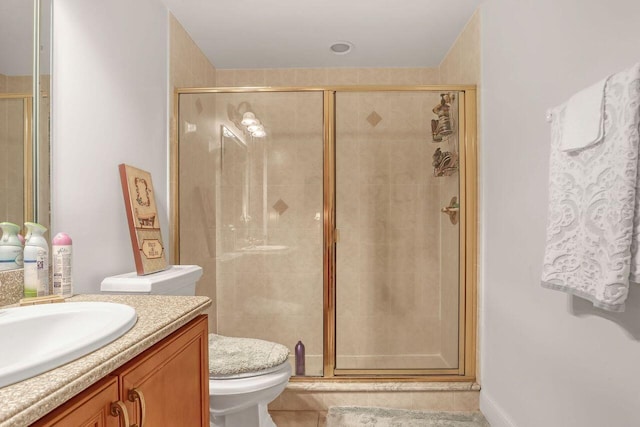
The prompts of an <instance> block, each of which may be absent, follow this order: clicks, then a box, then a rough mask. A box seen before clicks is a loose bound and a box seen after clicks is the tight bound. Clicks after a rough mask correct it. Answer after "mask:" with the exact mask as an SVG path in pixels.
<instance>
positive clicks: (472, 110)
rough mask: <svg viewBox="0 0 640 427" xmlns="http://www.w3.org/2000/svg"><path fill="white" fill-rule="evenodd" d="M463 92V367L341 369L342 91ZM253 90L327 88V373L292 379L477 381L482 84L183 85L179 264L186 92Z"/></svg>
mask: <svg viewBox="0 0 640 427" xmlns="http://www.w3.org/2000/svg"><path fill="white" fill-rule="evenodd" d="M403 91H416V92H423V91H424V92H458V94H459V98H458V99H459V106H460V107H459V108H460V111H459V135H460V141H459V151H460V158H459V168H460V169H459V171H460V180H459V188H460V222H459V224H460V241H459V275H458V277H459V281H458V283H459V303H458V368H456V369H379V370H374V369H366V370H357V369H336V367H335V366H336V348H335V347H336V304H335V303H336V301H335V295H336V292H335V291H336V274H335V271H336V241H337V240H336V237H337V230H336V168H335V163H336V157H335V153H336V150H335V147H336V133H335V131H336V130H335V114H336V111H335V100H336V93H337V92H403ZM251 92H322V93H323V112H324V117H323V120H324V142H323V147H324V155H323V156H324V159H323V175H324V177H323V199H324V200H323V203H324V209H323V210H324V220H323V226H324V231H323V233H324V237H323V252H324V255H323V282H324V292H323V295H324V297H323V300H324V307H323V311H324V334H323V335H324V354H323V368H324V369H323V376H322V377H292V378H291V380H292V381H300V382H303V381H304V382H306V381H324V380H326V381H371V380H372V379H375V380H376V381H385V380H386V381H433V382H435V381H464V382H468V381H475V379H476V378H475V376H476V317H477V110H476V87H475V86H472V85H457V86H456V85H434V86H324V87H219V88H177V89H176V90H175V93H174V103H173V106H174V111H173V123H174V129H173V131H174V132H173V138H172V142H171V144H170V187H171V200H172V203H171V209H170V222H171V236H172V239H171V245H172V253H173V263H174V264H179V263H180V192H179V182H178V180H179V178H178V177H179V173H178V167H179V131H180V129H179V123H180V120H179V114H180V95H182V94H190V95H193V94H206V93H251Z"/></svg>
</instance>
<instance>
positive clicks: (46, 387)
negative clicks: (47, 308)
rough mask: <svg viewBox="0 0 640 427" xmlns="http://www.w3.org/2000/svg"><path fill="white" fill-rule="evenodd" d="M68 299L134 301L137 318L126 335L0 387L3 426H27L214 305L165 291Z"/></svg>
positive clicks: (132, 304) (0, 412)
mask: <svg viewBox="0 0 640 427" xmlns="http://www.w3.org/2000/svg"><path fill="white" fill-rule="evenodd" d="M67 301H70V302H79V301H100V302H115V303H121V304H126V305H130V306H131V307H133V308H135V310H136V313H137V314H138V320H137V322H136V324H135V325H134V326H133V328H131V329H130V330H129V331H128V332H127V333H126V334H124V335H123V336H121V337H120V338H118V339H117V340H115V341H113V342H111V343H110V344H107V345H106V346H104V347H102V348H100V349H98V350H96V351H94V352H93V353H89V354H88V355H86V356H84V357H81V358H80V359H76V360H74V361H73V362H69V363H67V364H66V365H62V366H60V367H59V368H56V369H52V370H51V371H48V372H45V373H43V374H41V375H38V376H35V377H33V378H29V379H27V380H24V381H21V382H19V383H15V384H12V385H9V386H6V387H3V388H0V402H1V403H0V427H9V426H11V427H17V426H26V425H29V424H30V423H32V422H34V421H36V420H38V419H39V418H41V417H42V416H44V415H45V414H47V413H49V412H51V411H52V410H53V409H54V408H56V407H58V406H60V405H61V404H63V403H64V402H66V401H67V400H69V399H70V398H71V397H73V396H75V395H76V394H78V393H79V392H81V391H82V390H84V389H86V388H87V387H89V386H90V385H91V384H93V383H95V382H96V381H98V380H99V379H101V378H103V377H105V376H106V375H107V374H109V373H111V372H112V371H114V370H115V369H117V368H118V367H120V366H122V365H124V364H125V363H126V362H128V361H129V360H131V359H132V358H134V357H135V356H137V355H138V354H140V353H142V352H143V351H144V350H146V349H148V348H149V347H151V346H152V345H154V344H155V343H157V342H158V341H160V340H162V339H163V338H165V337H166V336H168V335H170V334H171V333H172V332H174V331H176V330H177V329H179V328H180V327H181V326H184V325H185V324H187V323H188V322H189V321H191V320H192V319H194V318H195V317H197V316H198V315H199V314H201V313H202V312H203V311H204V310H205V309H206V308H207V307H208V306H209V305H211V300H210V299H209V298H208V297H200V296H167V295H141V296H140V295H77V296H74V297H72V298H69V299H67ZM43 327H46V325H43ZM7 350H8V349H6V348H3V349H2V351H7ZM9 350H10V349H9Z"/></svg>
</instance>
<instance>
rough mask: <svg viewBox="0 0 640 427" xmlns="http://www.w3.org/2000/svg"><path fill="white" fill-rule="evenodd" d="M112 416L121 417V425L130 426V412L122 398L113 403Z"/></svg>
mask: <svg viewBox="0 0 640 427" xmlns="http://www.w3.org/2000/svg"><path fill="white" fill-rule="evenodd" d="M111 416H112V417H117V418H119V419H120V425H121V426H127V427H128V426H129V414H128V413H127V407H126V406H124V403H123V402H122V401H121V400H118V401H117V402H113V403H111Z"/></svg>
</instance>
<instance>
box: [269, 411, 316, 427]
mask: <svg viewBox="0 0 640 427" xmlns="http://www.w3.org/2000/svg"><path fill="white" fill-rule="evenodd" d="M270 413H271V419H272V420H273V422H274V423H275V424H276V425H277V426H278V427H317V426H318V419H319V416H320V415H319V413H318V412H316V411H270Z"/></svg>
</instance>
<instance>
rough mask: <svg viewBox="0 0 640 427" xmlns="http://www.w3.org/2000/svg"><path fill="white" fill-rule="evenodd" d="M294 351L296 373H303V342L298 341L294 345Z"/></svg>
mask: <svg viewBox="0 0 640 427" xmlns="http://www.w3.org/2000/svg"><path fill="white" fill-rule="evenodd" d="M295 353H296V375H304V371H305V366H304V357H305V356H304V344H303V343H302V341H298V344H296V347H295Z"/></svg>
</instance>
